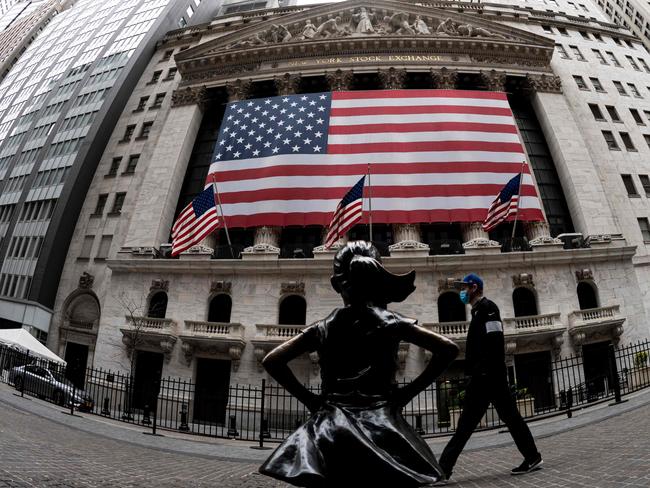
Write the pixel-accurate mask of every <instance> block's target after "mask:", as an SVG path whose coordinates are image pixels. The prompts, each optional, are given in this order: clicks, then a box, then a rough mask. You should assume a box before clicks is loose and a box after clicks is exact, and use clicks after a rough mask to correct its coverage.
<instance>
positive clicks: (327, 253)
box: [312, 227, 348, 259]
mask: <svg viewBox="0 0 650 488" xmlns="http://www.w3.org/2000/svg"><path fill="white" fill-rule="evenodd" d="M326 238H327V227H323V232H322V234H321V242H322V243H323V244H322V245H320V246H316V247H315V248H314V249H313V251H312V252H313V253H314V258H315V259H332V255H334V254H335V253H337V252H338V251H339V249H341V248H342V247H343V246H345V245H346V244H347V242H348V236H347V234H346V235H344V236H343V237H341V238H340V239H339V240H338V241H336V242H335V243H334V244H332V247H330V248H329V249H325V239H326Z"/></svg>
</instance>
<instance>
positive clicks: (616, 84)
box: [612, 81, 629, 97]
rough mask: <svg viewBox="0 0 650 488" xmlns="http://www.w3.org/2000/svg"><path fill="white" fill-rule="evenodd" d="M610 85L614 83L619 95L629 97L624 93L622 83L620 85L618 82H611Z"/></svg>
mask: <svg viewBox="0 0 650 488" xmlns="http://www.w3.org/2000/svg"><path fill="white" fill-rule="evenodd" d="M612 83H614V86H615V87H616V89H617V90H618V94H619V95H623V96H624V97H627V96H629V95H628V94H627V92H626V91H625V87H624V86H623V83H621V82H620V81H612Z"/></svg>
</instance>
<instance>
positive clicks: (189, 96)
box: [172, 86, 207, 108]
mask: <svg viewBox="0 0 650 488" xmlns="http://www.w3.org/2000/svg"><path fill="white" fill-rule="evenodd" d="M206 101H207V90H206V89H205V87H204V86H191V87H189V86H188V87H187V88H179V89H178V90H174V91H173V93H172V107H182V106H187V105H198V106H199V107H201V108H203V107H204V106H205V103H206Z"/></svg>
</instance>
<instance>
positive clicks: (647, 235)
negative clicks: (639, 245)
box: [636, 217, 650, 242]
mask: <svg viewBox="0 0 650 488" xmlns="http://www.w3.org/2000/svg"><path fill="white" fill-rule="evenodd" d="M636 220H637V221H638V222H639V229H641V235H642V236H643V242H650V222H648V219H647V218H646V217H641V218H637V219H636Z"/></svg>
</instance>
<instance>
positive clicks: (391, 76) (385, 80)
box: [379, 68, 406, 90]
mask: <svg viewBox="0 0 650 488" xmlns="http://www.w3.org/2000/svg"><path fill="white" fill-rule="evenodd" d="M379 81H380V82H381V85H382V88H383V89H384V90H399V89H401V88H404V82H405V81H406V70H405V69H397V68H388V69H380V70H379Z"/></svg>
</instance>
